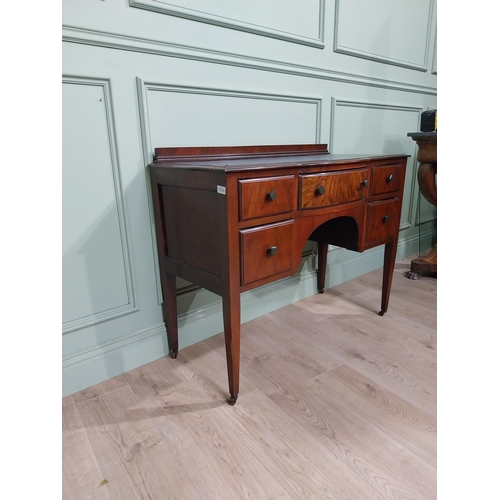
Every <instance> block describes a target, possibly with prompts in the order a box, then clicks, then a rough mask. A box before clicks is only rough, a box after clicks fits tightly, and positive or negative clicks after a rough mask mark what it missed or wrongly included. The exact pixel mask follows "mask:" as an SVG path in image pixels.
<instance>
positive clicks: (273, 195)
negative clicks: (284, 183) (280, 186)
mask: <svg viewBox="0 0 500 500" xmlns="http://www.w3.org/2000/svg"><path fill="white" fill-rule="evenodd" d="M277 197H278V194H277V193H276V191H275V190H274V189H273V190H272V191H271V192H270V193H267V196H266V199H267V200H269V201H274V200H275V199H276V198H277Z"/></svg>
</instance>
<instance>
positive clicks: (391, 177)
mask: <svg viewBox="0 0 500 500" xmlns="http://www.w3.org/2000/svg"><path fill="white" fill-rule="evenodd" d="M393 180H394V176H393V175H392V174H391V175H389V177H387V179H386V181H387V182H392V181H393Z"/></svg>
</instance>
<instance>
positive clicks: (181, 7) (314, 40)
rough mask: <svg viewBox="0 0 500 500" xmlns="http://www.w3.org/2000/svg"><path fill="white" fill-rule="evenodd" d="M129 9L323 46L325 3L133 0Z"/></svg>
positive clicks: (310, 0)
mask: <svg viewBox="0 0 500 500" xmlns="http://www.w3.org/2000/svg"><path fill="white" fill-rule="evenodd" d="M130 5H131V6H132V7H139V8H142V9H147V10H152V11H155V12H160V13H164V14H168V15H171V16H176V17H183V18H186V19H191V20H194V21H199V22H204V23H208V24H215V25H217V26H221V27H225V28H230V29H235V30H240V31H247V32H250V33H253V34H256V35H264V36H269V37H272V38H278V39H282V40H286V41H289V42H295V43H301V44H304V45H312V46H319V47H322V46H323V43H322V42H323V14H324V0H273V1H272V2H270V1H269V0H252V1H251V2H248V1H246V0H217V1H216V2H207V1H206V0H183V1H182V2H181V1H177V2H175V1H172V2H168V1H166V0H130Z"/></svg>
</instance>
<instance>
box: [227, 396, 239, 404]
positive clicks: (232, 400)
mask: <svg viewBox="0 0 500 500" xmlns="http://www.w3.org/2000/svg"><path fill="white" fill-rule="evenodd" d="M237 399H238V394H236V396H231V397H230V398H229V401H228V404H229V405H230V406H234V405H235V404H236V400H237Z"/></svg>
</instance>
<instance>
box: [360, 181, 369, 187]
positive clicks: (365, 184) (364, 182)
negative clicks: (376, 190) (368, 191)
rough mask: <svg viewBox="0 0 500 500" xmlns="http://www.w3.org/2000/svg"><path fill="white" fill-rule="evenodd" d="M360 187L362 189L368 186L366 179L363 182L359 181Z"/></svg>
mask: <svg viewBox="0 0 500 500" xmlns="http://www.w3.org/2000/svg"><path fill="white" fill-rule="evenodd" d="M361 185H362V186H363V187H367V186H368V179H365V180H364V181H361Z"/></svg>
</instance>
